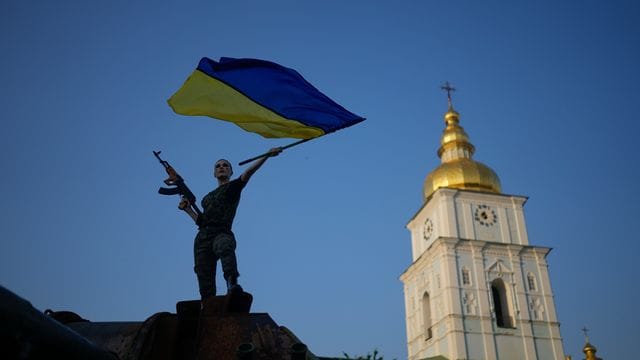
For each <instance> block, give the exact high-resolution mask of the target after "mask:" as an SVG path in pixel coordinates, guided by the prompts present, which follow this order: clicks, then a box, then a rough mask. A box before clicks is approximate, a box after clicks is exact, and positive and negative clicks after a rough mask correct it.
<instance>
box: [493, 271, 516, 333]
mask: <svg viewBox="0 0 640 360" xmlns="http://www.w3.org/2000/svg"><path fill="white" fill-rule="evenodd" d="M491 295H492V298H493V308H494V310H495V312H496V323H497V325H498V327H503V328H513V327H514V324H513V320H512V317H511V312H510V311H509V297H508V296H507V288H506V286H505V285H504V281H502V279H495V280H493V281H492V282H491Z"/></svg>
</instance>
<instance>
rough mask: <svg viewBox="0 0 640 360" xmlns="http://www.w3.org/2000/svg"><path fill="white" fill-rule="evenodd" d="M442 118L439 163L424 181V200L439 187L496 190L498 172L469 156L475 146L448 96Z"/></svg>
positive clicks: (497, 189)
mask: <svg viewBox="0 0 640 360" xmlns="http://www.w3.org/2000/svg"><path fill="white" fill-rule="evenodd" d="M444 121H445V123H446V127H445V129H444V132H443V133H442V137H441V139H440V148H439V149H438V157H440V160H441V162H442V163H441V164H440V166H438V167H437V168H435V169H434V170H433V171H431V172H430V173H429V175H427V178H426V179H425V181H424V198H425V200H426V199H428V198H429V196H431V195H432V194H433V193H434V192H435V191H436V190H438V188H441V187H448V188H455V189H466V190H477V191H485V192H491V193H500V191H501V185H500V178H498V175H497V174H496V173H495V172H494V171H493V170H492V169H491V168H490V167H488V166H487V165H485V164H483V163H481V162H479V161H475V160H473V159H472V157H473V153H474V152H475V147H474V146H473V145H472V144H471V143H470V142H469V136H468V135H467V133H466V132H465V131H464V129H463V128H462V126H460V114H458V112H457V111H455V110H454V109H453V106H452V105H451V99H449V110H448V111H447V112H446V114H444Z"/></svg>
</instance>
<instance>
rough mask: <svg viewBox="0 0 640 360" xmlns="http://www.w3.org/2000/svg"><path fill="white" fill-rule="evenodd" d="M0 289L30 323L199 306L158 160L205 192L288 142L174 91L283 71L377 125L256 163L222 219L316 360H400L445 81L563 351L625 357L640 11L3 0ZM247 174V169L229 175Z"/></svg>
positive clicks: (258, 289)
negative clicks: (233, 69) (546, 267)
mask: <svg viewBox="0 0 640 360" xmlns="http://www.w3.org/2000/svg"><path fill="white" fill-rule="evenodd" d="M1 9H2V11H0V53H1V54H2V56H0V65H1V66H0V80H1V82H2V86H0V106H1V108H2V109H3V111H2V116H1V118H2V124H3V130H2V132H0V137H1V142H0V144H1V145H0V146H1V148H0V150H1V151H0V165H1V168H2V169H3V180H4V181H3V186H2V198H3V204H2V216H1V217H0V226H1V227H0V229H1V231H2V232H1V240H0V284H2V285H3V286H5V287H7V288H9V289H11V290H12V291H14V292H16V293H17V294H19V295H21V296H23V297H25V298H27V299H28V300H30V301H31V302H32V304H33V305H34V306H35V307H37V308H39V309H46V308H51V309H54V310H72V311H75V312H77V313H79V314H80V315H81V316H83V317H85V318H87V319H90V320H93V321H116V320H143V319H145V318H147V317H148V316H150V315H152V314H153V313H155V312H159V311H175V307H174V306H175V303H176V302H177V301H181V300H186V299H196V298H197V297H198V294H197V284H196V280H195V275H194V274H193V270H192V266H193V259H192V242H193V237H194V236H195V233H196V229H195V228H194V226H193V224H192V223H191V222H190V220H189V219H188V218H187V217H186V216H185V215H184V214H182V213H180V212H179V211H178V210H177V209H176V205H177V201H178V199H177V198H174V197H163V196H160V195H158V194H157V193H156V190H157V188H158V187H159V186H160V185H162V183H161V180H162V179H164V177H165V174H164V172H163V170H162V168H161V167H160V165H159V164H158V163H157V161H156V160H155V158H153V155H152V153H151V152H152V150H162V151H163V156H164V157H165V158H166V159H167V160H169V161H170V162H171V163H172V164H173V165H174V166H175V167H176V168H177V170H178V171H179V172H180V173H181V174H182V175H183V176H184V177H185V178H186V179H187V181H188V184H189V185H190V187H191V188H192V190H193V191H194V192H195V193H196V194H197V195H198V196H199V197H201V196H202V195H204V194H205V193H206V192H208V191H209V190H211V189H212V188H213V187H215V182H214V179H213V177H212V176H211V168H212V165H213V162H214V161H215V160H216V159H218V158H220V157H226V158H229V159H231V160H232V161H233V162H234V163H235V162H238V161H240V160H243V159H245V158H248V157H251V156H253V155H256V154H259V153H261V152H263V151H264V150H266V149H268V148H270V147H273V146H278V145H284V144H287V143H289V142H290V140H287V139H279V140H267V139H263V138H261V137H259V136H258V135H255V134H251V133H247V132H244V131H242V130H241V129H240V128H238V127H236V126H234V125H232V124H229V123H224V122H220V121H214V120H211V119H206V118H195V117H181V116H178V115H175V114H174V113H172V112H171V110H170V108H169V107H168V106H167V104H166V99H167V98H168V97H169V96H171V94H172V93H173V92H174V91H175V90H177V89H178V88H179V87H180V85H181V84H182V82H183V81H184V80H185V79H186V77H187V76H188V74H189V73H190V72H191V71H192V70H193V69H194V68H195V66H196V65H197V62H198V60H199V59H200V58H201V57H202V56H208V57H211V58H218V57H220V56H230V57H253V58H261V59H267V60H271V61H274V62H278V63H280V64H283V65H285V66H288V67H291V68H294V69H296V70H298V71H299V72H300V73H302V74H303V75H304V76H305V78H306V79H307V80H309V81H310V82H311V83H312V84H314V85H315V86H316V87H317V88H319V89H320V90H322V91H323V92H325V93H326V94H328V95H329V96H330V97H331V98H333V99H334V100H336V101H337V102H338V103H340V104H342V105H343V106H345V107H346V108H347V109H349V110H351V111H352V112H355V113H357V114H359V115H362V116H365V117H367V119H368V120H367V121H365V122H364V123H361V124H359V125H356V126H354V127H351V128H348V129H345V130H342V131H340V132H337V133H335V134H332V135H330V136H327V137H324V138H322V139H318V140H315V141H312V142H309V143H306V144H304V145H301V146H299V147H296V148H293V149H291V150H288V151H286V152H285V153H283V154H282V155H281V156H279V157H278V158H275V159H271V160H269V162H267V164H265V166H264V167H263V169H261V170H260V172H259V173H257V174H256V175H255V176H254V178H253V179H252V180H251V183H250V184H249V186H248V187H247V188H246V189H245V192H244V194H243V200H242V203H241V205H240V209H239V211H238V215H237V217H236V222H235V226H234V227H235V232H236V235H237V238H238V243H239V247H238V258H239V267H240V272H241V274H242V276H241V278H240V280H241V284H243V286H244V287H245V289H246V290H247V291H250V292H251V293H253V294H254V306H253V311H255V312H269V313H270V314H271V316H272V317H273V318H274V319H275V320H276V322H278V323H279V324H281V325H285V326H287V327H289V328H290V329H291V330H292V331H294V332H295V333H296V334H297V335H298V336H299V337H300V338H301V339H302V340H303V341H304V342H306V343H307V344H308V345H309V347H310V349H311V350H312V351H313V352H315V353H316V354H322V355H326V356H329V355H339V354H341V352H342V351H345V352H347V353H350V354H364V353H366V352H367V351H372V350H373V349H374V348H378V349H379V350H380V351H381V353H382V354H383V355H384V356H385V358H389V359H391V358H393V357H397V358H406V348H405V343H406V338H405V327H404V302H403V294H402V285H401V283H400V281H399V280H398V276H399V275H400V274H401V273H402V272H403V271H404V270H405V269H406V267H407V266H409V265H410V261H411V254H410V241H409V233H408V231H407V230H406V229H405V224H406V223H407V221H408V220H409V219H410V218H411V217H412V216H413V214H414V213H415V211H416V210H417V209H418V208H419V207H420V206H421V204H422V195H421V191H422V183H423V181H424V178H425V177H426V175H427V174H428V173H429V171H431V170H432V169H433V168H435V167H436V166H437V165H438V163H439V159H438V158H437V156H436V150H437V148H438V146H439V139H440V134H441V132H442V130H443V121H442V115H443V114H444V112H445V111H446V97H445V94H444V93H443V92H442V91H441V90H440V89H439V86H440V85H441V84H442V83H443V82H444V81H447V80H448V81H450V82H452V83H453V84H454V85H455V86H456V87H457V88H458V91H457V92H456V93H455V94H454V105H455V106H456V109H457V110H458V111H459V112H460V113H461V116H462V118H461V122H462V125H463V126H464V127H465V129H466V130H467V133H468V134H469V135H470V137H471V140H472V142H473V144H474V145H475V146H476V148H477V151H476V156H475V158H476V159H477V160H479V161H482V162H484V163H486V164H488V165H489V166H491V167H492V168H493V169H494V170H495V171H496V172H497V173H498V175H499V176H500V178H501V180H502V184H503V191H504V192H505V193H508V194H517V195H525V196H529V201H528V202H527V204H526V206H525V211H526V213H525V214H526V217H527V223H528V230H529V239H530V242H531V243H532V244H533V245H541V246H549V247H552V248H554V250H553V251H552V253H551V255H550V256H549V259H548V260H549V263H550V274H551V280H552V286H553V289H554V293H555V299H556V307H557V312H558V316H559V319H560V322H561V333H562V336H563V339H564V346H565V352H566V353H567V354H572V355H573V356H574V358H579V357H580V355H581V352H580V350H581V348H582V345H583V343H584V338H583V337H582V334H581V332H580V328H581V327H582V326H583V325H587V326H588V327H589V328H591V329H592V331H591V333H590V335H591V340H592V342H593V343H594V344H595V345H596V346H597V347H598V348H599V352H598V354H599V355H601V356H602V357H604V358H610V359H624V358H631V357H632V356H633V355H634V354H635V353H633V352H632V349H634V345H635V340H636V338H637V334H638V330H637V324H638V322H639V320H640V319H639V316H638V313H637V312H636V308H637V302H638V298H639V297H640V290H639V289H638V284H639V283H640V282H639V281H638V271H637V266H636V263H637V259H638V256H637V254H638V250H640V249H639V248H640V247H639V245H638V235H637V225H636V224H637V222H638V220H637V217H638V216H640V205H639V202H638V195H637V194H638V192H637V183H638V181H639V180H640V161H638V160H637V157H636V153H637V149H636V146H637V145H636V144H637V140H638V136H640V131H639V129H640V125H638V118H637V116H638V114H639V113H640V95H639V94H640V70H639V66H638V64H640V49H639V48H640V46H639V45H638V44H640V5H638V4H637V2H634V1H595V0H587V1H566V2H559V1H535V2H534V1H530V2H507V1H483V2H478V1H456V2H446V3H445V2H437V1H404V0H399V1H393V2H391V1H386V2H383V1H379V2H371V1H323V2H310V1H268V2H267V1H235V2H230V1H225V2H220V1H201V2H188V1H183V2H180V3H177V2H175V3H174V2H149V1H147V2H145V1H139V2H130V1H109V2H87V1H64V2H50V1H13V0H9V1H5V2H3V3H2V5H1ZM236 171H237V172H238V173H239V171H240V169H236Z"/></svg>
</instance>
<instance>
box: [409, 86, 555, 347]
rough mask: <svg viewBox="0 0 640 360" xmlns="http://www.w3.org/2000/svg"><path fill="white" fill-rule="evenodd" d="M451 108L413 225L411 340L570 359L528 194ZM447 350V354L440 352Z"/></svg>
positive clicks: (418, 343)
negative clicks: (485, 158) (482, 153)
mask: <svg viewBox="0 0 640 360" xmlns="http://www.w3.org/2000/svg"><path fill="white" fill-rule="evenodd" d="M442 88H443V89H444V90H446V91H447V98H448V103H449V107H448V110H447V112H446V113H445V115H444V121H445V129H444V132H443V133H442V137H441V139H440V148H439V149H438V152H437V154H438V156H439V157H440V159H441V164H440V165H439V166H438V167H436V168H435V169H434V170H433V171H431V172H430V173H429V174H428V175H427V177H426V179H425V181H424V187H423V189H424V190H423V198H424V203H423V205H422V207H421V208H420V209H419V210H418V212H417V213H416V214H415V215H414V216H413V218H412V219H411V220H410V221H409V223H408V224H407V229H408V230H409V231H410V233H411V249H412V264H411V265H410V266H409V267H408V268H407V269H406V270H405V272H404V273H403V274H402V275H401V276H400V280H401V281H402V282H403V284H404V297H405V311H406V312H405V314H406V327H407V346H408V352H409V359H410V360H418V359H420V360H421V359H431V358H434V359H442V357H444V358H446V359H450V360H458V359H476V360H481V359H513V360H523V359H545V360H546V359H558V360H563V359H564V351H563V348H562V339H561V337H560V324H559V322H558V319H557V316H556V311H555V304H554V299H553V292H552V290H551V282H550V279H549V273H548V265H547V260H546V257H547V255H548V254H549V252H550V251H551V249H550V248H547V247H541V246H533V245H529V239H528V237H527V228H526V223H525V217H524V209H523V207H524V204H525V202H526V201H527V198H526V197H524V196H519V195H508V194H503V193H502V189H501V184H500V179H499V178H498V175H497V174H496V173H495V172H494V171H493V170H492V169H491V168H489V167H488V166H487V165H484V164H482V163H480V162H478V161H476V160H474V159H473V154H474V152H475V147H474V146H473V145H472V144H471V142H470V140H469V136H468V135H467V133H466V132H465V131H464V129H463V128H462V126H461V125H460V114H459V113H458V112H457V111H455V110H454V108H453V104H452V101H451V92H452V91H454V90H455V89H454V88H453V87H451V85H449V83H446V84H445V85H444V86H443V87H442ZM438 356H440V357H438Z"/></svg>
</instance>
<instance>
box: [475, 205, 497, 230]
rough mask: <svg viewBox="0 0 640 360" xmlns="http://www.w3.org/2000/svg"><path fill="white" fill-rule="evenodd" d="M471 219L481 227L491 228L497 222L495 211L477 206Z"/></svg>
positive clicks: (484, 206) (485, 206)
mask: <svg viewBox="0 0 640 360" xmlns="http://www.w3.org/2000/svg"><path fill="white" fill-rule="evenodd" d="M473 218H474V219H475V221H476V222H477V223H478V224H480V225H482V226H493V224H495V223H496V222H497V221H498V216H497V215H496V211H495V210H494V209H492V208H490V207H489V206H487V205H478V207H477V208H476V211H475V213H474V214H473Z"/></svg>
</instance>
